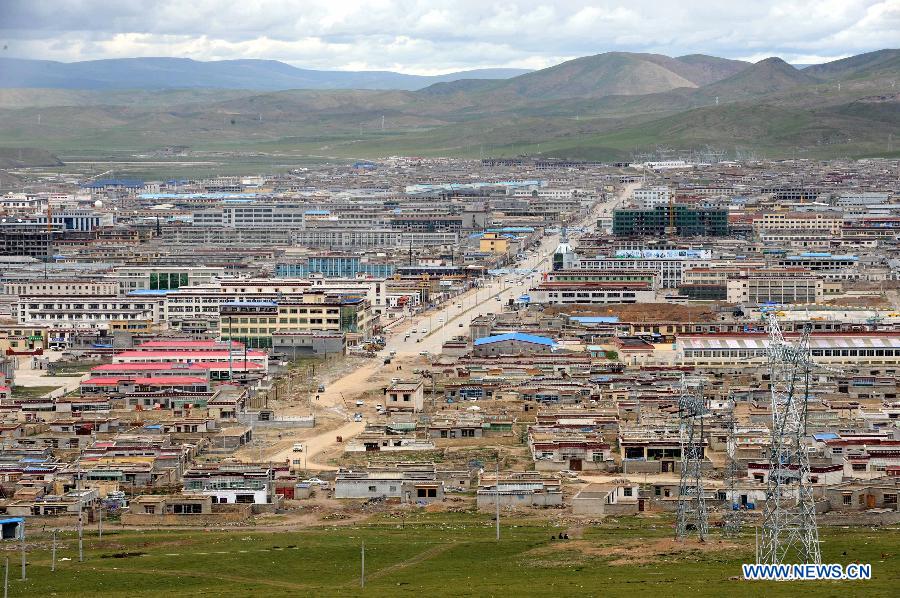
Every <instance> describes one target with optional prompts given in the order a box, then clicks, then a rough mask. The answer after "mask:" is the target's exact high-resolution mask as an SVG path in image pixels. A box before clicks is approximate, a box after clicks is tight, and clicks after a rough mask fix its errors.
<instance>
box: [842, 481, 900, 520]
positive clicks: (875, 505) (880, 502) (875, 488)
mask: <svg viewBox="0 0 900 598" xmlns="http://www.w3.org/2000/svg"><path fill="white" fill-rule="evenodd" d="M898 494H900V478H897V477H880V478H874V479H871V480H850V481H847V482H843V483H840V484H835V485H833V486H830V487H828V488H825V500H826V501H828V506H829V508H830V509H831V510H832V511H841V512H846V511H864V510H866V509H890V510H893V511H897V510H900V507H898V503H897V496H898Z"/></svg>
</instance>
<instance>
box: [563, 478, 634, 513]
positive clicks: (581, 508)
mask: <svg viewBox="0 0 900 598" xmlns="http://www.w3.org/2000/svg"><path fill="white" fill-rule="evenodd" d="M643 510H644V499H642V498H640V485H639V484H635V483H633V482H629V481H627V480H616V481H613V482H610V483H608V484H596V483H595V484H588V485H587V486H584V487H583V488H582V489H581V490H580V491H579V492H578V494H576V495H575V496H574V497H573V498H572V514H573V515H592V516H596V515H634V514H637V513H639V512H640V511H643Z"/></svg>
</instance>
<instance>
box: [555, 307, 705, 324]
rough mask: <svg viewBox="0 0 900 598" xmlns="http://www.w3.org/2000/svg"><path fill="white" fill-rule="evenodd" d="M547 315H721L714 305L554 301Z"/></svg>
mask: <svg viewBox="0 0 900 598" xmlns="http://www.w3.org/2000/svg"><path fill="white" fill-rule="evenodd" d="M544 314H546V315H557V314H566V315H570V316H615V317H618V318H619V319H620V320H622V321H623V322H704V321H710V320H716V319H718V317H719V314H718V312H717V311H716V308H715V305H674V304H671V303H622V304H615V305H551V306H548V307H547V308H546V309H544Z"/></svg>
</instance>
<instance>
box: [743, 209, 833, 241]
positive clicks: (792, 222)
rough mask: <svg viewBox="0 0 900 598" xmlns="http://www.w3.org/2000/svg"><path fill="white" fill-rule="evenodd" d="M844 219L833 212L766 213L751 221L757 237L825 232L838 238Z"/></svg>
mask: <svg viewBox="0 0 900 598" xmlns="http://www.w3.org/2000/svg"><path fill="white" fill-rule="evenodd" d="M843 225H844V218H843V216H842V215H841V214H838V213H834V212H767V213H765V214H762V215H760V216H757V217H756V218H754V219H753V230H754V231H755V232H756V234H757V235H761V234H762V233H764V232H771V231H800V230H804V231H827V232H828V233H830V234H832V235H834V236H840V234H841V227H842V226H843Z"/></svg>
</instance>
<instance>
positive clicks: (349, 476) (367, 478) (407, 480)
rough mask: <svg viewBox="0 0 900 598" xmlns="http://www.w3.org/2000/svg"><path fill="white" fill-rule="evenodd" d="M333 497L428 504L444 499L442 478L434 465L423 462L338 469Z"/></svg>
mask: <svg viewBox="0 0 900 598" xmlns="http://www.w3.org/2000/svg"><path fill="white" fill-rule="evenodd" d="M334 497H335V498H338V499H347V498H357V499H360V498H363V499H364V498H393V499H399V500H400V502H402V503H425V504H427V503H432V502H440V501H442V500H444V481H443V480H441V479H438V476H437V473H436V472H435V470H434V466H433V465H430V466H429V465H424V464H423V465H419V466H418V467H415V468H413V467H398V468H396V469H392V470H388V469H376V468H369V469H366V470H363V471H348V470H340V471H339V472H338V473H337V475H336V476H335V479H334Z"/></svg>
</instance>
